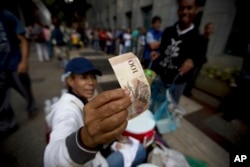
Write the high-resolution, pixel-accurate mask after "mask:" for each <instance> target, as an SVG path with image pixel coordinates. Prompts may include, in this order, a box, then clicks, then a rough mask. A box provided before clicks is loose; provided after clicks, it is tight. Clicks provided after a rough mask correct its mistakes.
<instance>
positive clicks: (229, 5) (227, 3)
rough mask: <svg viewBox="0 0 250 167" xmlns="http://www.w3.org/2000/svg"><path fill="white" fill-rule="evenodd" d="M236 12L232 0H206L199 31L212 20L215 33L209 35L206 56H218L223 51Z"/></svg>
mask: <svg viewBox="0 0 250 167" xmlns="http://www.w3.org/2000/svg"><path fill="white" fill-rule="evenodd" d="M235 13H236V6H235V2H234V0H219V1H218V0H207V1H206V4H205V6H204V10H203V16H202V21H201V26H200V32H201V33H203V31H204V25H205V24H206V23H208V22H213V23H214V25H215V33H214V34H213V35H212V36H211V38H210V42H209V47H208V50H207V56H208V57H210V56H218V55H220V54H222V53H223V52H224V49H225V46H226V42H227V39H228V37H229V34H230V31H231V28H232V24H233V21H234V17H235Z"/></svg>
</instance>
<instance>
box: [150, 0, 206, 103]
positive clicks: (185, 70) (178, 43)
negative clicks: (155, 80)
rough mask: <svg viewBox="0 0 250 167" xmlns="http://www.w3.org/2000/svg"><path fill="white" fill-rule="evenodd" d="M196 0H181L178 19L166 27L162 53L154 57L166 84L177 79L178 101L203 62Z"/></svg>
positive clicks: (175, 90)
mask: <svg viewBox="0 0 250 167" xmlns="http://www.w3.org/2000/svg"><path fill="white" fill-rule="evenodd" d="M196 3H197V2H196V0H178V5H179V8H178V17H179V21H178V22H177V23H176V24H175V25H174V26H172V27H168V28H166V29H165V30H164V32H163V35H162V41H161V45H160V55H154V56H153V57H151V59H152V60H154V63H153V65H152V69H153V70H154V71H155V72H156V73H157V74H158V75H159V76H160V77H161V79H162V81H163V82H164V84H165V86H166V87H169V86H170V85H171V84H172V83H173V82H174V80H175V78H176V76H178V77H177V79H176V80H175V84H174V87H173V91H172V96H173V99H174V100H175V101H176V102H177V103H178V102H179V99H180V97H181V95H182V93H183V91H184V88H185V85H186V82H187V81H188V79H189V78H191V77H192V76H193V75H192V73H193V70H192V69H193V68H194V67H196V66H197V65H199V64H200V62H201V60H200V57H201V56H200V55H201V46H200V45H201V42H200V41H201V36H200V34H199V31H198V29H196V27H195V26H194V24H193V20H194V17H195V14H196V12H197V4H196Z"/></svg>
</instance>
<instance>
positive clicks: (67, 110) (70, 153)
mask: <svg viewBox="0 0 250 167" xmlns="http://www.w3.org/2000/svg"><path fill="white" fill-rule="evenodd" d="M83 107H84V104H83V103H82V101H81V100H79V99H78V98H77V97H76V96H74V95H72V94H69V93H64V94H63V95H62V97H61V98H60V100H59V101H58V102H57V103H55V104H54V105H53V106H52V110H51V111H50V112H49V113H48V114H47V116H46V122H47V126H48V127H49V128H50V130H51V133H50V141H49V143H48V145H47V146H46V149H45V153H44V166H45V167H58V166H60V167H80V166H87V167H88V166H91V167H97V166H101V167H107V166H108V165H107V162H106V160H105V159H104V158H103V157H102V156H101V154H100V153H99V152H97V151H90V150H87V149H85V148H83V147H82V146H81V144H80V138H79V132H80V129H81V127H83V126H84V123H83V113H82V109H83Z"/></svg>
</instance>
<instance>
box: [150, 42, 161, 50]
mask: <svg viewBox="0 0 250 167" xmlns="http://www.w3.org/2000/svg"><path fill="white" fill-rule="evenodd" d="M149 46H150V49H152V50H155V49H158V48H159V47H160V42H152V43H150V44H149Z"/></svg>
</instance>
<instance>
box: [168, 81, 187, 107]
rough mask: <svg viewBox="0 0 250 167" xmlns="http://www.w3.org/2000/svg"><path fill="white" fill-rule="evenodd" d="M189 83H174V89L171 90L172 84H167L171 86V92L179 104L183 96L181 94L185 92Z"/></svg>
mask: <svg viewBox="0 0 250 167" xmlns="http://www.w3.org/2000/svg"><path fill="white" fill-rule="evenodd" d="M186 84H187V83H182V84H174V86H173V87H172V88H173V89H172V90H171V84H167V87H169V88H170V93H171V95H172V97H173V99H174V101H175V102H176V103H177V104H178V103H179V101H180V98H181V95H182V94H183V92H184V89H185V87H186Z"/></svg>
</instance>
